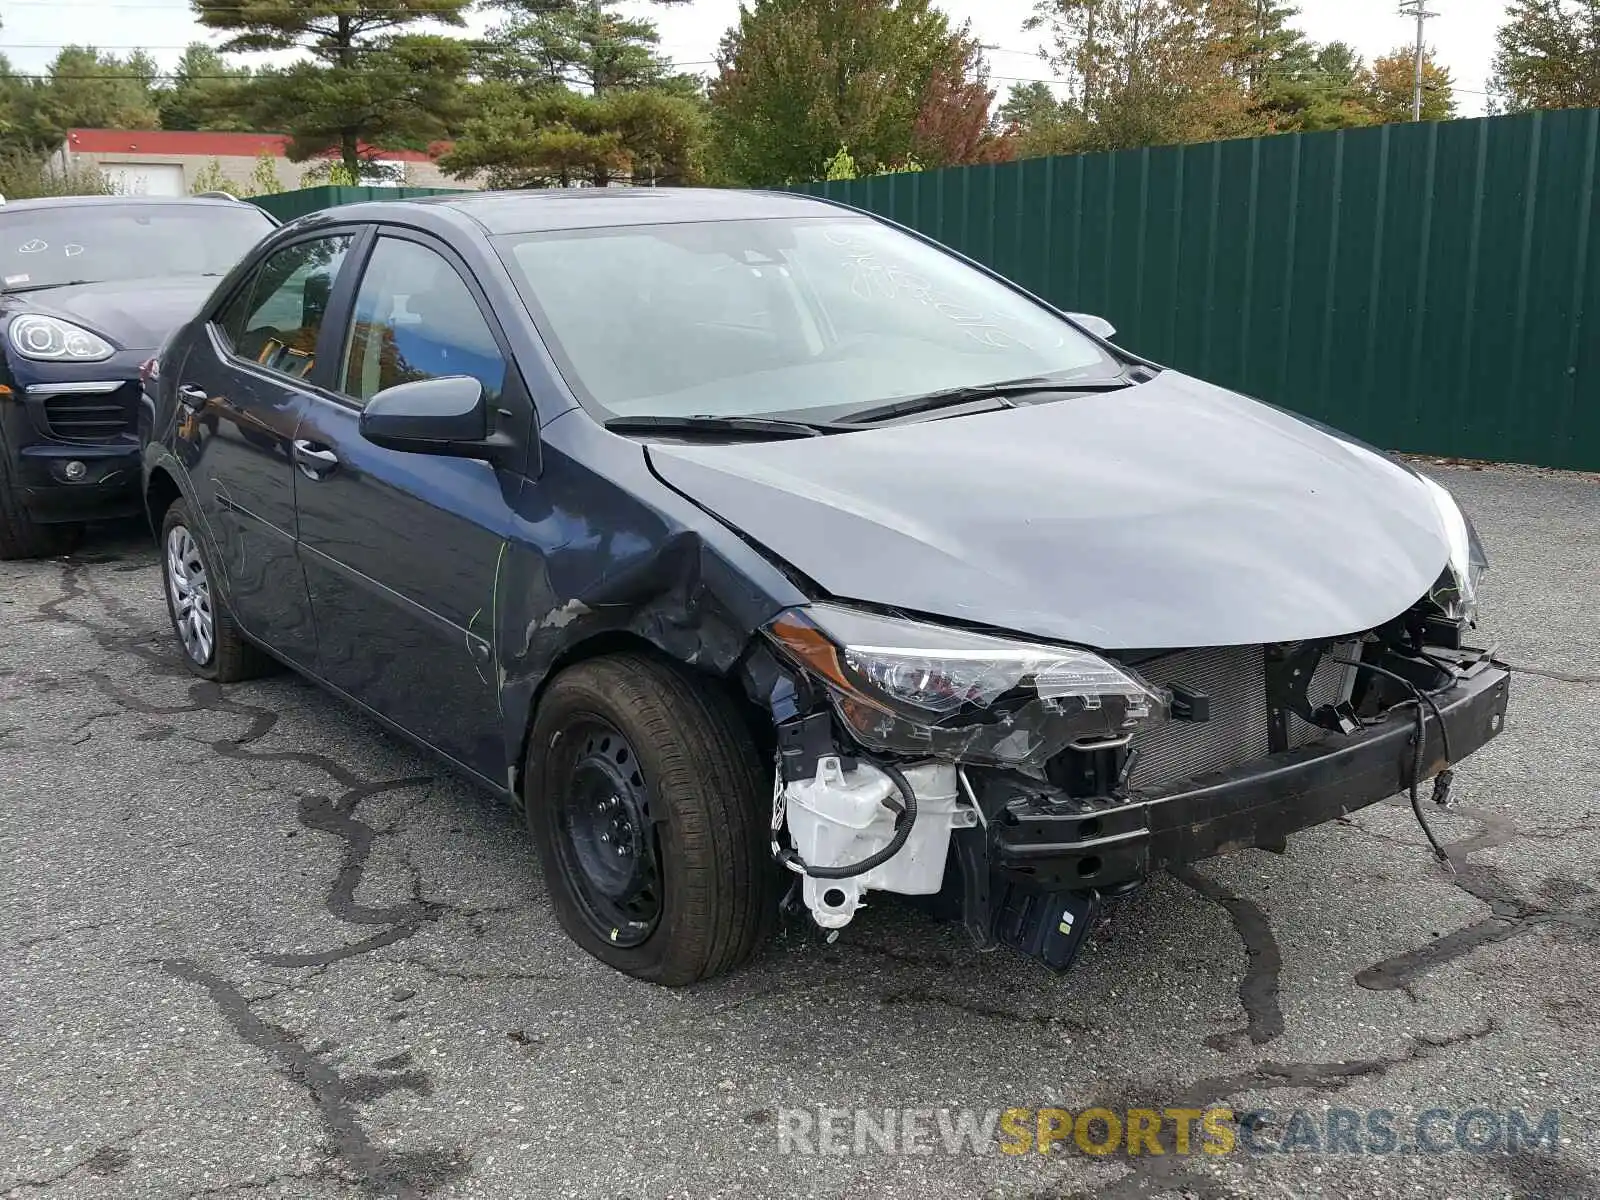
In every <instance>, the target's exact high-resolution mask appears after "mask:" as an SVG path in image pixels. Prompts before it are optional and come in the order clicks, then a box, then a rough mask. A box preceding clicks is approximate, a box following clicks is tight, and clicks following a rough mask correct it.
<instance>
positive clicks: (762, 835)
mask: <svg viewBox="0 0 1600 1200" xmlns="http://www.w3.org/2000/svg"><path fill="white" fill-rule="evenodd" d="M528 760H529V761H528V763H527V769H526V770H525V771H524V772H523V801H524V805H525V811H526V813H527V820H528V826H529V829H530V831H531V832H532V834H533V837H534V841H535V843H536V844H537V846H538V849H539V856H540V859H541V861H542V863H543V865H544V874H545V879H546V881H547V883H548V886H549V889H550V894H551V898H552V901H553V903H554V906H555V910H556V916H557V917H558V918H559V920H560V921H561V924H562V926H563V928H565V929H566V931H567V933H568V934H570V935H571V937H572V938H573V940H574V941H576V942H577V943H578V944H579V945H580V946H582V947H583V948H584V949H585V950H587V951H588V952H589V953H590V954H593V955H594V956H595V957H596V958H598V959H600V960H601V961H603V962H605V963H608V964H610V965H611V966H613V967H615V968H617V970H619V971H623V972H626V973H627V974H629V975H633V976H636V977H638V978H640V979H647V980H650V981H652V982H654V983H661V984H667V985H671V986H676V985H680V984H686V983H693V982H695V981H696V980H700V979H706V978H709V977H711V976H714V975H719V974H721V973H722V972H724V971H727V970H729V969H731V968H732V967H734V966H736V965H738V964H739V963H741V962H743V961H744V960H745V959H747V958H749V957H750V956H751V955H752V954H753V953H754V952H755V951H756V949H757V948H758V947H759V945H760V944H761V942H762V940H763V938H764V937H765V935H766V932H767V929H768V927H769V924H770V922H771V920H772V918H773V917H774V915H775V914H776V911H777V901H778V897H777V884H778V870H777V867H776V866H775V865H774V863H773V862H772V857H771V854H770V852H769V847H768V845H767V842H768V837H767V830H766V826H767V824H768V814H767V812H766V804H765V801H764V799H763V794H762V793H763V789H764V787H765V781H764V773H763V771H762V770H761V766H760V759H759V757H758V755H757V752H756V748H755V745H754V743H753V742H752V741H751V739H750V735H749V732H748V731H747V730H746V729H745V728H744V726H743V725H742V723H741V722H740V721H739V719H738V715H737V714H736V713H735V712H734V711H733V707H732V705H731V704H730V703H729V701H728V700H727V699H726V698H725V697H723V696H721V695H719V694H717V693H716V692H714V691H713V690H712V689H711V688H709V687H707V686H706V685H705V684H703V683H701V682H699V681H697V680H694V679H692V678H690V677H688V676H686V675H685V674H683V673H681V672H679V671H677V670H676V669H674V668H673V667H671V666H668V665H666V664H664V663H660V662H657V661H655V660H653V659H649V658H644V657H642V656H638V655H632V654H619V655H614V656H609V657H606V658H597V659H592V660H590V661H588V662H584V663H580V664H579V665H577V666H575V667H573V668H571V669H570V670H568V671H566V672H564V673H563V674H562V675H560V676H559V677H558V678H557V679H556V680H555V682H553V683H552V684H551V685H550V687H549V689H548V690H547V691H546V693H545V695H544V698H543V700H542V701H541V702H540V704H539V710H538V713H537V714H536V715H535V717H534V723H533V730H532V733H531V735H530V738H529V742H528Z"/></svg>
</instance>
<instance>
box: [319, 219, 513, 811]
mask: <svg viewBox="0 0 1600 1200" xmlns="http://www.w3.org/2000/svg"><path fill="white" fill-rule="evenodd" d="M468 278H469V277H468V276H467V275H466V273H465V270H464V268H463V267H462V266H461V265H460V263H459V261H458V260H456V259H455V258H454V256H452V255H450V254H449V252H448V251H447V250H445V249H444V247H442V246H440V245H437V244H435V243H433V242H432V241H431V240H429V239H425V238H422V237H420V236H418V235H414V234H411V233H410V232H408V231H401V230H398V229H396V230H388V229H382V230H380V231H379V236H378V237H377V238H375V239H374V241H373V243H372V250H371V253H370V255H369V257H368V258H367V260H366V263H365V265H364V266H363V268H362V273H361V275H360V278H359V280H358V281H357V283H356V287H355V298H354V303H353V306H352V311H351V313H350V320H349V323H348V327H347V328H346V330H345V331H344V337H343V342H342V352H341V353H340V356H339V360H338V368H337V371H336V373H335V377H334V379H333V382H332V384H331V387H330V393H329V394H320V395H318V396H316V397H315V398H313V399H312V400H311V401H310V402H309V403H308V404H307V406H306V408H305V410H304V414H303V418H302V420H301V423H300V427H299V429H298V430H297V432H296V435H295V453H296V474H295V506H296V512H297V517H298V523H299V535H300V537H299V553H300V556H301V562H302V564H303V566H304V569H305V575H306V582H307V585H308V587H309V590H310V594H311V609H312V615H313V617H314V619H315V622H316V627H317V646H318V660H317V661H318V670H319V673H320V674H321V675H322V676H323V678H324V679H326V680H327V681H328V682H329V683H331V684H333V685H334V686H335V687H338V688H340V689H341V690H343V691H345V692H347V693H349V694H350V695H351V696H353V697H354V698H355V699H357V700H359V701H361V702H362V703H363V704H365V705H367V706H368V707H370V708H372V709H373V710H374V711H376V712H378V713H379V714H381V715H382V716H384V717H386V718H388V719H389V720H390V721H392V722H394V723H395V724H396V725H398V726H400V727H401V728H402V729H404V730H405V731H407V732H408V733H410V734H412V735H413V736H415V737H418V738H420V739H422V740H423V741H425V742H427V743H429V744H430V745H432V746H433V747H435V748H436V749H438V750H439V751H441V752H442V753H444V754H446V755H448V756H449V757H450V758H452V759H454V760H455V761H456V762H458V763H460V764H461V765H462V766H465V767H467V768H468V769H470V770H472V771H473V772H474V773H476V774H478V775H479V776H481V777H483V778H484V779H486V780H489V781H491V782H494V783H497V784H499V785H500V786H504V782H505V781H504V778H503V776H504V760H505V753H504V745H503V739H502V737H501V734H500V717H499V682H498V676H497V673H496V655H495V647H494V645H493V638H494V628H493V615H494V589H495V572H496V568H497V565H498V563H499V559H500V554H501V547H502V546H503V544H504V539H505V535H506V531H507V529H508V528H509V525H510V521H511V508H510V501H511V500H514V499H515V497H516V494H517V491H518V489H519V488H520V487H521V486H522V482H523V481H522V476H521V474H520V473H519V472H516V471H508V470H503V469H496V468H495V467H493V466H491V465H490V464H488V463H486V462H480V461H476V460H470V459H461V458H448V457H442V456H435V455H428V454H416V453H410V452H406V451H399V450H389V449H385V448H383V447H381V446H375V445H373V444H372V443H370V442H368V441H366V439H364V438H363V437H362V436H361V432H360V419H361V410H362V408H363V407H364V406H365V404H366V403H367V401H369V400H370V399H372V397H373V396H374V395H376V394H377V393H378V392H380V391H382V390H383V389H384V388H388V387H393V386H395V385H396V384H400V383H409V382H412V381H414V380H419V379H428V378H435V377H439V376H444V375H471V376H473V377H475V378H476V379H478V381H479V382H480V383H482V384H483V387H484V391H485V393H486V394H487V397H488V400H489V407H490V410H491V412H494V411H495V410H500V416H499V420H500V427H501V428H502V429H505V430H506V431H507V432H513V431H516V430H520V431H521V432H520V436H521V437H522V438H526V436H528V433H527V431H528V430H529V429H530V428H531V414H532V406H531V404H530V403H529V401H528V398H527V394H526V392H525V391H524V390H523V387H522V384H521V382H520V380H519V379H518V376H517V373H516V371H515V370H514V369H513V368H512V367H511V365H510V364H511V358H510V354H509V353H508V352H507V350H506V349H505V342H504V338H503V337H502V336H501V334H500V331H499V329H498V327H497V325H496V324H495V323H494V322H493V321H492V320H491V318H490V317H489V315H488V313H487V309H486V306H485V305H483V304H482V302H481V296H480V294H479V292H478V289H477V288H476V286H475V285H472V284H470V283H469V282H468ZM514 436H518V435H516V434H514ZM523 444H525V442H524V443H523Z"/></svg>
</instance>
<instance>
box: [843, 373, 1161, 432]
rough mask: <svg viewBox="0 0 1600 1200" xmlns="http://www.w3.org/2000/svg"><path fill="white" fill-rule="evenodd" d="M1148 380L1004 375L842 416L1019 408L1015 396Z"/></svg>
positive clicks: (858, 418) (851, 420)
mask: <svg viewBox="0 0 1600 1200" xmlns="http://www.w3.org/2000/svg"><path fill="white" fill-rule="evenodd" d="M1144 382H1146V380H1145V379H1144V378H1141V377H1139V376H1134V375H1118V376H1116V377H1115V378H1111V379H1105V378H1098V379H1061V378H1060V377H1059V376H1053V375H1028V376H1025V377H1023V378H1021V379H1002V380H1001V381H1000V382H998V383H980V384H971V385H968V386H966V387H953V388H941V389H940V390H939V391H937V392H925V393H924V394H922V395H920V396H907V397H906V398H905V399H904V400H891V401H889V403H887V404H879V405H877V406H875V407H873V408H864V409H862V410H861V411H860V412H852V413H845V414H844V415H843V416H842V417H841V420H842V421H844V422H846V423H848V424H851V425H859V424H863V423H871V422H874V421H887V420H889V419H890V418H891V417H903V416H907V415H909V414H911V413H921V412H932V411H933V410H934V409H938V408H950V407H953V406H955V405H957V404H971V403H974V402H975V401H979V400H998V401H1000V407H1001V408H1015V407H1016V405H1015V404H1013V403H1011V397H1012V396H1031V395H1036V394H1038V393H1040V392H1066V393H1069V394H1070V393H1091V392H1120V391H1121V390H1122V389H1123V388H1130V387H1133V386H1134V385H1135V384H1140V383H1144Z"/></svg>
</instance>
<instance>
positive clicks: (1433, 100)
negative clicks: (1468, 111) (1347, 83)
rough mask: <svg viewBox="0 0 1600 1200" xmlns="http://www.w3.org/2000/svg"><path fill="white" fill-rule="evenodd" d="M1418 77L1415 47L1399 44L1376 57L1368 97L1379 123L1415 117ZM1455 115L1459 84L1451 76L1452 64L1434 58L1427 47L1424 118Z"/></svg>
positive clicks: (1434, 119) (1425, 56) (1423, 74)
mask: <svg viewBox="0 0 1600 1200" xmlns="http://www.w3.org/2000/svg"><path fill="white" fill-rule="evenodd" d="M1416 79H1417V60H1416V51H1415V50H1414V49H1412V48H1411V47H1408V46H1399V47H1396V48H1395V49H1394V50H1391V51H1390V52H1389V53H1388V54H1385V55H1383V56H1382V57H1381V58H1377V59H1374V60H1373V63H1372V74H1371V76H1370V77H1369V78H1368V79H1367V80H1366V88H1365V91H1366V95H1365V98H1364V99H1365V104H1366V106H1367V108H1368V109H1370V110H1371V112H1372V114H1373V117H1374V123H1375V124H1378V125H1385V124H1389V123H1390V122H1394V121H1409V120H1411V112H1412V99H1413V97H1414V96H1415V94H1416ZM1455 115H1456V96H1455V85H1454V83H1453V81H1452V80H1451V78H1450V68H1448V67H1441V66H1439V64H1438V63H1436V62H1435V61H1434V58H1433V51H1432V50H1427V51H1425V52H1424V54H1423V56H1422V119H1423V120H1424V121H1447V120H1449V119H1450V118H1451V117H1453V116H1455Z"/></svg>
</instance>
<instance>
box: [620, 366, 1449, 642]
mask: <svg viewBox="0 0 1600 1200" xmlns="http://www.w3.org/2000/svg"><path fill="white" fill-rule="evenodd" d="M648 452H649V456H650V461H651V463H652V465H653V467H654V468H655V470H656V472H657V474H658V475H659V476H660V477H661V478H662V479H663V480H665V481H666V482H667V483H668V484H669V485H670V486H672V487H674V488H676V489H677V490H679V491H680V492H682V493H683V494H684V495H686V496H688V497H689V498H690V499H692V500H694V501H695V502H696V503H698V504H700V505H701V506H702V507H704V508H705V509H707V510H708V511H710V512H711V513H713V514H715V515H716V516H717V517H719V518H720V519H722V520H723V521H724V522H726V523H727V524H729V525H731V526H733V527H734V528H736V529H738V530H739V531H741V532H742V533H743V534H745V535H746V536H748V537H749V538H751V539H752V540H754V541H755V542H758V543H760V544H761V545H762V546H764V547H765V548H766V549H767V550H768V551H770V552H771V553H772V554H774V555H777V556H778V557H780V558H782V559H784V560H785V561H786V562H788V563H789V564H791V565H792V566H793V567H794V568H796V569H797V570H798V571H800V572H802V573H803V574H804V575H806V576H808V577H809V578H810V579H812V580H814V581H815V582H816V583H817V584H818V585H819V586H820V587H822V588H823V589H825V590H826V591H827V592H828V593H829V594H830V595H832V596H834V597H837V598H839V599H843V600H855V601H863V602H869V603H872V604H877V605H885V606H889V607H894V608H902V609H906V610H910V611H912V612H917V613H923V614H928V615H931V616H936V617H946V618H951V619H954V620H958V621H964V622H973V623H977V624H981V625H987V626H992V627H995V628H999V629H1007V630H1012V631H1015V632H1018V633H1025V634H1034V635H1036V636H1039V637H1044V638H1051V639H1058V640H1062V641H1067V642H1076V643H1079V644H1082V645H1088V646H1096V647H1100V648H1102V649H1106V650H1118V649H1166V648H1178V647H1188V646H1226V645H1251V644H1255V643H1261V642H1291V641H1299V640H1302V639H1306V638H1318V637H1332V636H1336V635H1340V634H1348V633H1354V632H1359V631H1362V630H1366V629H1370V628H1372V627H1373V626H1375V625H1378V624H1381V623H1382V622H1384V621H1387V620H1389V619H1390V618H1392V617H1394V616H1397V615H1398V614H1400V613H1401V612H1403V611H1405V610H1406V609H1407V608H1409V607H1410V606H1411V605H1412V604H1414V603H1416V601H1417V600H1418V599H1419V598H1420V597H1421V596H1422V595H1423V594H1424V593H1425V592H1426V591H1427V590H1428V588H1429V587H1431V586H1432V585H1433V583H1434V582H1435V581H1436V580H1437V579H1438V577H1439V574H1440V572H1441V571H1442V570H1443V569H1444V567H1445V565H1446V562H1447V559H1448V555H1449V550H1448V545H1447V542H1446V538H1445V532H1444V527H1443V524H1442V522H1441V520H1440V517H1439V515H1438V512H1437V510H1436V508H1435V506H1434V503H1433V500H1432V498H1431V497H1430V494H1429V492H1428V490H1427V485H1426V484H1425V483H1424V482H1423V481H1422V480H1421V479H1420V478H1418V477H1417V476H1416V475H1415V474H1414V473H1413V472H1411V471H1410V470H1409V469H1408V468H1406V467H1403V466H1401V465H1399V464H1397V463H1395V462H1393V461H1391V460H1389V459H1387V458H1385V457H1384V456H1382V455H1380V454H1378V453H1376V452H1375V451H1372V450H1370V449H1368V448H1365V447H1363V446H1361V445H1359V444H1357V443H1354V442H1350V441H1346V440H1344V439H1343V438H1340V437H1338V436H1336V435H1334V434H1332V433H1329V432H1324V431H1323V430H1322V429H1320V428H1319V427H1317V426H1315V425H1311V424H1308V423H1307V422H1305V421H1302V420H1300V419H1298V418H1296V417H1294V416H1292V415H1291V414H1288V413H1285V412H1282V411H1280V410H1278V409H1275V408H1272V407H1270V406H1268V405H1264V404H1259V403H1257V402H1255V401H1252V400H1249V399H1246V398H1245V397H1243V396H1239V395H1236V394H1235V393H1232V392H1228V391H1224V390H1222V389H1220V388H1216V387H1212V386H1210V385H1208V384H1205V383H1202V382H1200V381H1198V380H1195V379H1190V378H1186V377H1185V376H1182V375H1179V374H1178V373H1176V372H1174V371H1166V372H1163V373H1162V374H1161V375H1159V376H1158V377H1157V378H1156V379H1154V380H1153V381H1151V382H1149V383H1146V384H1143V385H1140V386H1138V387H1135V388H1130V389H1127V390H1125V391H1121V392H1112V393H1108V394H1103V395H1088V396H1082V397H1068V398H1064V399H1061V400H1056V401H1049V402H1045V403H1041V404H1038V405H1034V406H1028V407H1022V408H1017V409H1013V410H1007V411H1002V412H994V413H984V414H980V415H977V416H966V417H955V418H951V419H946V420H936V421H927V422H923V423H920V424H915V425H902V426H898V427H893V428H884V429H874V430H870V431H867V432H862V433H850V434H840V435H832V436H826V437H818V438H810V439H803V440H796V441H782V442H756V443H741V444H732V445H699V444H692V445H691V444H677V443H667V442H656V443H652V444H651V445H650V446H649V451H648Z"/></svg>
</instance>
